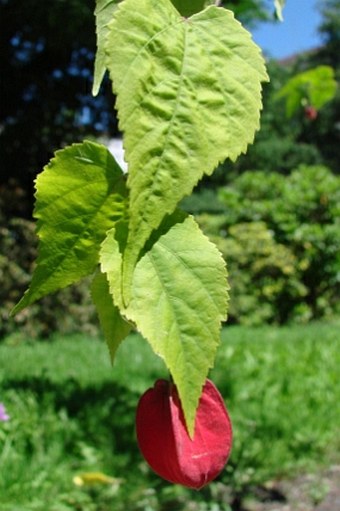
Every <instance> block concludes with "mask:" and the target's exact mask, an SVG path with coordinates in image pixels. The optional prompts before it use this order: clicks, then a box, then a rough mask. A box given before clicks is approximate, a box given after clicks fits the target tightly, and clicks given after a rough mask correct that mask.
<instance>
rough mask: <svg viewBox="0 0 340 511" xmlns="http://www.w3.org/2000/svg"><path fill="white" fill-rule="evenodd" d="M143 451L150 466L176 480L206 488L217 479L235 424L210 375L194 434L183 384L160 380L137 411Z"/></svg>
mask: <svg viewBox="0 0 340 511" xmlns="http://www.w3.org/2000/svg"><path fill="white" fill-rule="evenodd" d="M136 432H137V440H138V444H139V447H140V450H141V452H142V454H143V456H144V458H145V459H146V461H147V462H148V464H149V465H150V467H151V468H152V469H153V470H154V471H155V472H156V473H157V474H158V475H160V476H161V477H163V478H164V479H166V480H167V481H170V482H172V483H178V484H182V485H183V486H187V487H189V488H195V489H197V490H198V489H200V488H202V487H203V486H205V485H206V484H208V483H209V482H210V481H212V480H213V479H215V477H217V475H218V474H219V473H220V472H221V470H222V469H223V467H224V465H225V464H226V462H227V459H228V456H229V453H230V450H231V443H232V428H231V422H230V418H229V415H228V412H227V410H226V408H225V405H224V402H223V399H222V396H221V394H220V393H219V391H218V390H217V388H216V387H215V385H214V384H213V383H212V382H211V381H210V380H207V381H206V383H205V385H204V387H203V391H202V395H201V398H200V401H199V404H198V408H197V414H196V422H195V431H194V436H193V438H190V436H189V434H188V431H187V428H186V425H185V420H184V415H183V410H182V407H181V403H180V399H179V396H178V392H177V388H176V386H175V385H174V384H173V383H170V382H168V381H165V380H158V381H156V383H155V385H154V387H153V388H151V389H149V390H147V391H146V392H145V394H143V396H142V397H141V399H140V401H139V404H138V407H137V415H136Z"/></svg>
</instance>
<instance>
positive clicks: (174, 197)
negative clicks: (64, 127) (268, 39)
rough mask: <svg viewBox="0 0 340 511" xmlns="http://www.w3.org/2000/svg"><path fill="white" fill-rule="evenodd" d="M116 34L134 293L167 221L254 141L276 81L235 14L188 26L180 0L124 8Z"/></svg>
mask: <svg viewBox="0 0 340 511" xmlns="http://www.w3.org/2000/svg"><path fill="white" fill-rule="evenodd" d="M108 29H109V33H108V35H107V38H106V43H105V49H106V53H107V60H106V66H107V68H108V69H109V71H110V76H111V79H112V81H113V88H114V91H115V92H116V93H117V108H118V114H119V121H120V128H121V129H122V131H123V132H124V147H125V158H126V160H127V162H128V165H129V175H128V187H129V188H130V225H129V239H128V244H127V250H126V254H125V258H124V269H125V271H124V273H125V277H124V282H125V281H126V286H125V285H124V288H126V292H127V294H128V290H127V289H128V287H129V283H130V281H131V278H132V273H133V267H134V265H135V263H136V261H137V259H138V256H139V253H140V251H141V250H142V249H143V246H144V244H145V242H146V241H147V239H148V238H149V236H150V234H151V232H152V230H153V229H156V228H157V227H158V226H159V224H160V222H161V221H162V219H163V216H164V214H165V213H172V212H173V211H174V209H175V207H176V205H177V203H178V202H179V201H180V200H181V199H182V198H183V196H185V195H187V194H189V193H190V192H191V191H192V189H193V187H194V185H195V184H196V183H197V181H198V180H199V179H200V178H201V177H202V176H203V174H211V173H212V172H213V170H214V169H215V167H216V166H217V164H218V163H219V162H221V161H223V160H225V159H226V158H230V159H231V160H235V159H236V158H237V156H239V154H240V153H242V152H244V151H245V150H246V148H247V146H248V144H249V143H251V142H252V141H253V139H254V133H255V131H256V130H257V129H258V127H259V115H260V109H261V81H264V80H267V74H266V70H265V64H264V60H263V58H262V56H261V52H260V50H259V48H258V47H257V46H256V45H255V44H254V42H253V41H252V40H251V36H250V34H249V32H248V31H247V30H245V29H244V28H243V27H242V26H241V24H240V23H239V22H238V21H236V20H235V19H234V15H233V13H232V12H231V11H228V10H226V9H222V8H217V7H215V6H210V7H208V8H207V9H205V10H204V11H202V12H199V13H197V14H194V15H193V16H191V17H190V18H184V17H183V16H181V15H180V14H179V13H178V11H177V10H176V9H175V7H174V6H173V5H172V3H171V1H170V0H124V2H122V3H121V4H120V5H119V7H118V9H117V10H116V12H115V14H114V19H113V21H112V22H111V23H110V24H109V26H108Z"/></svg>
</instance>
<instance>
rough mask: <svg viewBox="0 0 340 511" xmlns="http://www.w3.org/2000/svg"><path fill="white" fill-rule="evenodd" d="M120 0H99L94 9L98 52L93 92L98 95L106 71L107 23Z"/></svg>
mask: <svg viewBox="0 0 340 511" xmlns="http://www.w3.org/2000/svg"><path fill="white" fill-rule="evenodd" d="M118 2H119V0H97V2H96V8H95V11H94V14H95V17H96V33H97V53H96V60H95V63H94V79H93V86H92V94H93V96H96V95H97V94H98V92H99V88H100V84H101V83H102V80H103V78H104V74H105V71H106V65H105V48H104V41H105V37H106V35H107V32H108V30H107V24H108V23H109V22H110V21H111V19H112V16H113V13H114V12H115V10H116V8H117V3H118Z"/></svg>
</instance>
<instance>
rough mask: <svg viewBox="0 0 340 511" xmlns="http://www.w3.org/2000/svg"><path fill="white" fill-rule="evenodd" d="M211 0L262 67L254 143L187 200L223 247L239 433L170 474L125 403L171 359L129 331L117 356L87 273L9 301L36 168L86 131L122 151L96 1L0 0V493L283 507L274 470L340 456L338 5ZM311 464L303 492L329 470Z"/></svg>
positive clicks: (24, 242) (229, 360) (24, 265)
mask: <svg viewBox="0 0 340 511" xmlns="http://www.w3.org/2000/svg"><path fill="white" fill-rule="evenodd" d="M222 3H223V6H224V7H227V8H230V9H232V10H234V12H235V16H236V17H237V18H238V19H239V20H240V21H242V22H243V23H244V24H245V26H246V27H247V28H248V29H249V30H250V31H251V32H252V33H253V36H254V39H255V41H256V42H257V43H258V44H259V45H260V46H261V47H262V49H263V51H264V54H265V56H266V59H267V65H268V72H269V75H270V83H269V84H266V85H265V88H264V107H263V112H262V120H261V130H260V131H259V132H258V133H257V135H256V138H255V143H254V144H253V145H252V146H250V147H249V150H248V152H247V154H245V155H242V156H241V157H240V158H239V159H238V160H237V161H236V163H234V164H232V163H231V162H228V161H227V162H225V163H224V164H223V165H221V166H220V167H219V168H218V169H217V170H216V171H215V173H214V174H213V176H211V177H210V178H205V179H203V181H202V182H201V183H199V185H198V186H197V188H196V189H195V191H194V193H193V195H192V196H191V197H189V198H187V199H185V200H184V201H183V203H182V205H181V206H182V207H183V208H184V209H186V210H187V211H189V212H190V213H192V214H194V215H195V217H196V219H197V221H198V222H199V224H200V225H201V227H202V229H203V230H204V231H205V233H206V234H207V235H208V236H209V237H210V238H211V239H212V240H213V241H214V242H215V243H216V244H217V246H218V247H219V249H220V250H221V252H222V254H223V256H224V257H225V259H226V261H227V265H228V271H229V279H230V285H231V291H230V298H231V301H230V310H229V318H228V322H227V324H226V325H225V328H224V330H223V334H222V339H223V341H225V342H223V343H222V348H221V351H220V354H219V358H218V361H217V364H216V368H215V373H214V375H215V379H216V381H217V383H218V385H219V387H220V390H221V392H222V393H223V395H224V396H225V398H226V400H227V402H228V403H229V404H230V407H231V411H232V412H233V414H232V415H233V419H234V425H235V432H236V433H237V434H236V435H235V448H234V451H233V455H232V459H231V462H230V464H229V466H228V468H227V470H226V471H225V473H224V474H223V475H222V476H221V478H220V480H219V481H218V482H217V483H214V484H213V485H211V487H209V488H210V489H208V490H206V491H205V492H204V493H203V497H202V496H201V497H199V496H197V495H196V494H192V493H190V492H186V491H185V490H181V489H178V488H176V487H175V488H169V487H168V486H167V485H166V484H163V483H162V482H160V481H159V480H158V479H157V478H156V477H155V476H153V475H152V474H151V473H150V472H149V471H148V469H147V467H146V466H145V465H144V464H143V462H142V460H141V458H140V457H139V454H138V452H137V448H136V446H135V440H134V431H133V421H134V419H133V414H134V408H135V405H136V400H137V399H138V396H139V394H140V393H141V392H142V391H143V390H144V389H145V388H146V387H147V386H148V385H151V384H152V382H153V379H154V378H155V377H159V376H160V375H162V374H165V372H164V368H163V367H162V364H161V363H160V362H159V361H155V357H152V356H151V354H150V352H149V351H148V348H147V347H143V348H142V349H141V348H140V346H144V344H145V343H142V342H141V340H140V338H139V337H138V336H136V335H133V336H132V337H131V338H129V340H128V341H127V347H126V348H123V347H122V351H121V353H120V355H119V357H118V361H117V362H116V364H115V365H116V367H115V369H114V371H112V370H111V367H110V363H109V357H108V355H107V353H106V348H105V346H104V345H103V343H102V341H101V338H100V332H99V328H98V323H97V319H96V316H95V313H94V309H93V307H92V305H91V302H90V298H89V293H88V281H87V280H86V279H85V280H84V281H82V282H80V283H79V284H77V285H76V286H72V287H70V288H67V289H65V290H62V291H60V292H58V293H56V294H54V295H53V296H49V297H46V298H44V299H42V300H41V301H40V302H39V303H37V304H34V305H33V306H31V307H30V308H29V309H27V310H24V311H22V312H21V313H20V314H18V315H17V316H16V317H15V318H9V312H10V310H11V308H12V307H13V306H14V304H15V303H16V302H17V301H18V300H19V298H20V297H21V296H22V294H23V292H24V291H25V289H26V288H27V286H28V285H29V282H30V278H31V275H32V270H33V265H34V260H35V258H36V255H37V237H36V234H35V224H34V221H33V220H32V213H33V207H34V179H35V177H36V175H37V174H38V173H39V172H41V170H42V169H43V167H44V166H45V165H46V164H47V163H48V161H49V159H50V158H51V157H52V155H53V153H54V151H56V150H57V149H59V148H61V147H64V146H65V145H67V144H70V143H73V142H77V141H81V140H83V139H84V138H90V139H93V140H94V139H96V140H99V141H102V142H103V143H105V144H107V145H108V146H109V147H112V148H114V149H113V150H114V151H116V152H117V151H119V148H120V142H119V140H120V133H119V130H118V123H117V118H116V114H115V110H114V101H115V98H114V97H113V95H112V92H111V86H110V83H109V80H108V79H107V77H106V78H105V80H104V83H103V84H102V87H101V90H100V93H99V95H98V96H97V97H96V98H93V97H92V95H91V87H92V78H93V63H94V55H95V50H96V40H95V25H94V16H93V10H94V1H93V0H49V1H48V2H41V1H39V0H26V1H25V2H22V0H0V23H1V30H0V37H1V45H0V59H1V112H0V114H1V120H0V139H1V144H0V158H1V172H0V279H1V287H0V402H1V403H2V402H3V403H4V404H5V405H6V409H7V410H8V415H9V416H10V419H9V420H3V421H1V417H0V496H1V501H2V502H3V505H4V506H5V507H4V508H3V509H4V510H7V511H16V510H20V511H22V510H26V509H27V510H40V509H41V510H43V509H44V510H45V509H51V510H52V511H53V510H56V511H63V510H89V511H91V510H95V511H99V510H111V509H115V510H118V511H119V509H132V510H134V509H136V510H137V509H145V510H163V509H164V510H166V509H171V510H175V511H176V510H177V509H178V510H182V509H183V510H188V511H189V510H196V509H197V510H198V511H206V510H207V511H209V510H211V511H219V510H231V509H233V510H236V509H240V510H241V509H251V506H254V505H255V504H254V502H253V501H251V502H250V501H249V502H250V503H249V502H248V501H247V498H248V496H249V495H252V497H251V498H254V495H255V497H256V499H257V501H256V502H257V503H258V501H261V498H262V497H263V498H262V500H263V499H265V498H268V500H270V499H271V498H273V499H274V497H275V495H276V497H277V499H278V501H277V502H276V505H280V502H281V504H282V505H284V504H285V499H287V498H288V497H287V495H286V494H285V493H284V492H283V490H282V488H279V489H278V488H277V487H276V486H275V484H276V483H275V484H274V482H273V481H274V479H275V478H280V477H281V476H282V477H283V476H287V475H290V476H292V475H296V474H299V473H301V471H302V473H305V471H306V470H316V471H319V472H317V473H320V470H324V469H327V467H328V468H329V466H331V465H332V466H333V465H334V464H336V463H338V462H339V459H338V457H337V456H336V454H335V453H336V452H339V447H340V445H339V430H338V426H337V423H338V422H339V421H338V419H339V416H340V409H339V404H338V401H340V395H339V382H338V379H337V377H336V374H337V367H338V366H339V362H340V360H339V344H340V340H339V337H340V336H339V335H338V332H339V329H338V327H339V326H340V323H339V317H340V300H339V297H340V175H339V144H340V98H339V89H338V88H336V86H335V82H336V81H338V78H339V56H340V2H339V0H320V1H315V2H312V1H305V0H301V1H300V0H299V2H294V1H293V0H287V2H286V4H287V5H286V8H285V9H284V10H283V15H284V21H283V22H281V21H278V20H277V19H276V18H275V15H274V8H273V2H272V1H271V0H234V1H226V2H222ZM306 73H307V74H306ZM308 73H309V74H308ZM117 148H118V149H117ZM125 349H126V350H127V351H124V350H125ZM129 349H130V353H135V356H134V357H135V358H133V357H131V356H129V355H128V350H129ZM140 350H141V351H140ZM124 364H125V366H127V367H128V369H126V370H124ZM112 378H113V379H112ZM292 410H294V413H293V412H292ZM115 417H116V420H115ZM117 417H118V420H117ZM93 472H95V473H97V479H96V477H95V475H94V476H93V477H92V479H91V477H88V478H87V479H86V476H84V478H83V479H82V477H81V475H78V479H75V480H74V477H76V475H77V474H79V473H80V474H82V473H85V474H86V473H93ZM98 474H99V475H98ZM100 474H101V476H100ZM105 474H109V476H107V479H105V477H104V476H105ZM320 477H321V476H320ZM320 477H318V478H317V479H316V480H313V481H314V482H313V484H312V485H311V486H313V487H314V494H313V491H312V490H311V491H310V492H309V490H308V491H307V494H306V495H307V496H305V498H306V506H307V505H309V506H310V508H306V509H314V508H315V509H316V508H317V505H318V504H319V503H320V502H321V501H322V500H323V499H324V497H325V496H326V494H327V488H328V487H327V484H328V486H329V487H331V484H332V483H331V482H329V483H325V484H323V481H324V479H322V478H321V479H320ZM123 480H124V482H123ZM275 480H276V479H275ZM270 481H271V484H272V487H271V486H270ZM315 481H318V482H317V483H316V482H315ZM320 481H321V482H320ZM266 485H267V486H266ZM260 487H261V491H262V494H261V495H259V494H258V493H257V494H256V491H257V492H258V488H260ZM84 488H85V489H84ZM254 488H257V490H256V491H255V490H254ZM315 488H316V490H315ZM254 491H255V494H254ZM271 492H272V493H271ZM275 492H276V494H275ZM308 492H309V493H308ZM280 498H281V500H280ZM256 499H255V500H256ZM248 500H249V499H248ZM250 500H251V499H250ZM307 501H308V502H307ZM18 503H19V504H18ZM46 505H47V507H46ZM247 506H248V507H247ZM249 506H250V507H249ZM253 509H255V508H254V507H253ZM256 509H262V508H260V507H259V508H256ZM263 509H264V508H263ZM266 509H268V510H269V507H268V508H266ZM273 509H274V508H273ZM275 509H279V508H278V507H276V508H275ZM292 509H298V508H297V507H296V508H294V507H293V508H292ZM329 511H330V510H329ZM333 511H335V508H334V509H333Z"/></svg>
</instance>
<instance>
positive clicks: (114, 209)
mask: <svg viewBox="0 0 340 511" xmlns="http://www.w3.org/2000/svg"><path fill="white" fill-rule="evenodd" d="M126 202H127V189H126V185H125V177H124V175H123V172H122V170H121V169H120V167H119V166H118V164H117V163H116V161H115V160H114V158H113V156H112V155H111V154H110V152H109V151H108V149H107V148H106V147H104V146H101V145H99V144H96V143H94V142H88V141H87V142H83V143H82V144H74V145H72V146H70V147H66V148H65V149H62V150H61V151H57V152H56V154H55V157H54V158H53V159H52V160H51V162H50V163H49V164H48V165H47V166H46V167H45V169H44V171H43V172H42V173H41V174H39V176H38V178H37V180H36V204H35V210H34V216H35V218H37V219H38V224H37V232H38V236H39V239H40V241H39V256H38V259H37V266H36V268H35V271H34V273H33V277H32V282H31V285H30V287H29V289H28V291H26V293H25V295H24V296H23V298H22V299H21V301H20V302H19V303H18V304H17V305H16V307H15V308H14V310H13V314H15V313H16V312H19V310H21V309H23V308H24V307H26V306H27V305H30V304H31V303H33V302H34V301H35V300H38V299H39V298H41V297H42V296H44V295H46V294H48V293H52V292H53V291H56V290H57V289H61V288H63V287H66V286H68V285H69V284H72V283H74V282H77V281H78V280H80V279H81V278H82V277H85V276H86V275H89V274H91V273H93V272H94V270H95V268H96V266H97V264H98V258H99V247H100V244H101V242H102V241H103V239H104V238H105V235H106V232H107V231H108V230H109V229H110V228H111V227H112V226H114V225H115V222H116V221H117V220H119V219H120V218H122V216H124V214H125V210H126Z"/></svg>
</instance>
